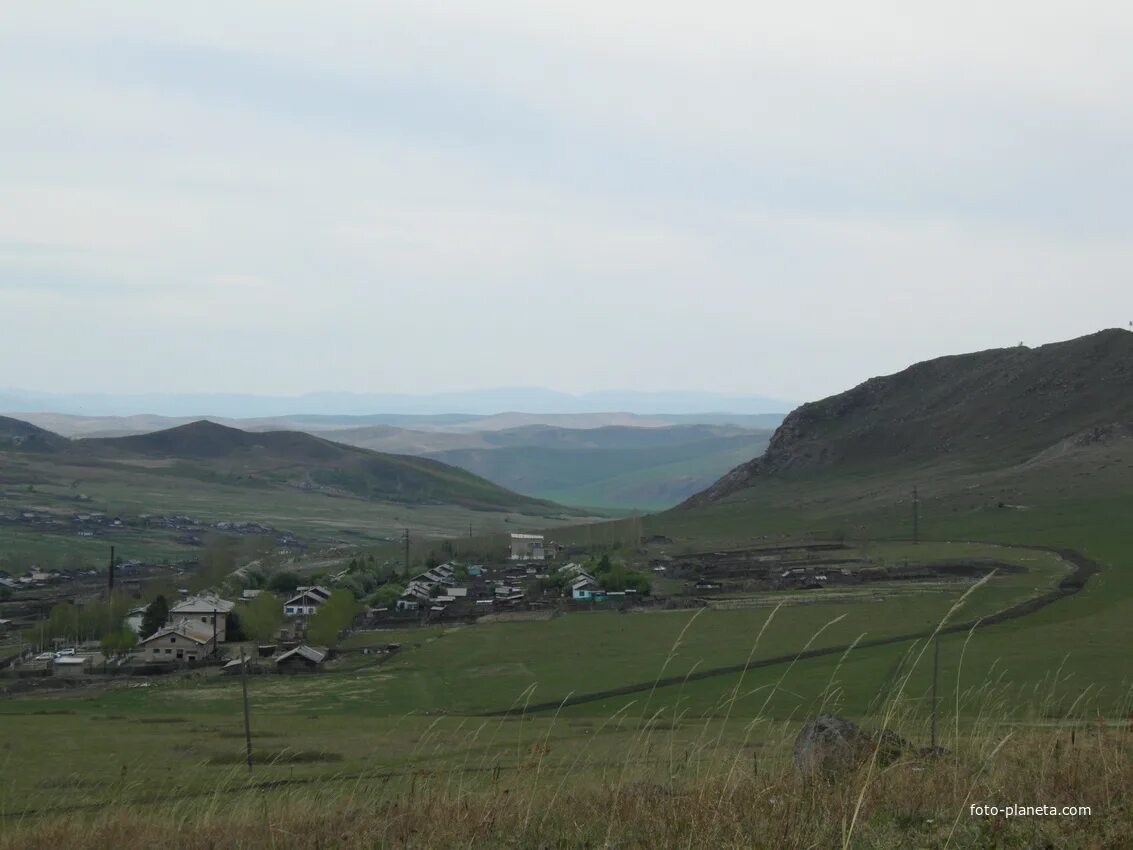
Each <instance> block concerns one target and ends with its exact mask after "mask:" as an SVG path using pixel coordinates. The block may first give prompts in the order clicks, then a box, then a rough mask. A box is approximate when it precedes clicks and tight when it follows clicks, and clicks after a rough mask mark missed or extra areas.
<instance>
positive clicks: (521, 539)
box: [511, 534, 544, 561]
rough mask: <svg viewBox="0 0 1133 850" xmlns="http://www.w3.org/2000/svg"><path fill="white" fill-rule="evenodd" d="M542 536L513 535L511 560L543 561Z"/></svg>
mask: <svg viewBox="0 0 1133 850" xmlns="http://www.w3.org/2000/svg"><path fill="white" fill-rule="evenodd" d="M543 558H544V555H543V535H542V534H513V535H512V536H511V559H512V560H513V561H542V560H543Z"/></svg>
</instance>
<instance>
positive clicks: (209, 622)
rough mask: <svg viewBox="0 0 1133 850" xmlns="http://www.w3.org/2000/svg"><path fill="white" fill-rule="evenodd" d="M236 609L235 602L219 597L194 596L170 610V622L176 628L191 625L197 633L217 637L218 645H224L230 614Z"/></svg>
mask: <svg viewBox="0 0 1133 850" xmlns="http://www.w3.org/2000/svg"><path fill="white" fill-rule="evenodd" d="M235 607H236V603H235V602H229V601H228V600H227V599H221V598H220V597H217V596H193V597H190V598H188V599H184V600H182V601H181V602H178V603H177V604H176V605H174V606H173V607H172V608H170V609H169V622H170V624H171V625H174V626H176V625H177V624H179V623H191V624H192V625H193V628H194V630H196V631H197V632H201V633H205V634H208V635H209V636H210V637H215V639H216V642H217V643H224V641H225V639H226V637H225V634H226V624H227V620H228V614H229V612H230V611H232V609H233V608H235Z"/></svg>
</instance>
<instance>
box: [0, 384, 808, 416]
mask: <svg viewBox="0 0 1133 850" xmlns="http://www.w3.org/2000/svg"><path fill="white" fill-rule="evenodd" d="M791 406H792V405H791V404H789V403H787V402H784V401H782V400H779V399H771V398H766V397H762V396H748V395H727V394H721V393H705V392H638V391H632V390H606V391H602V392H593V393H584V394H581V395H572V394H570V393H563V392H558V391H555V390H548V389H543V388H539V387H514V388H500V389H485V390H470V391H465V392H449V393H431V394H422V395H409V394H358V393H329V392H321V393H308V394H306V395H299V396H259V395H251V394H220V393H213V394H164V393H148V394H139V395H116V394H103V393H44V392H34V391H30V390H18V389H0V413H29V412H54V413H67V414H73V415H80V416H134V415H140V414H150V415H158V416H172V417H209V418H214V417H227V418H234V419H249V418H265V417H288V416H311V415H313V416H332V417H337V416H370V415H375V414H378V415H387V416H388V415H410V416H422V415H436V414H463V415H469V416H486V415H489V414H493V413H499V412H501V411H520V412H534V413H543V414H584V413H602V412H605V411H619V412H623V413H632V414H637V415H651V414H657V413H667V414H674V415H687V414H702V413H732V414H761V413H779V412H782V411H785V410H787V409H789V408H790V407H791ZM387 424H396V423H387Z"/></svg>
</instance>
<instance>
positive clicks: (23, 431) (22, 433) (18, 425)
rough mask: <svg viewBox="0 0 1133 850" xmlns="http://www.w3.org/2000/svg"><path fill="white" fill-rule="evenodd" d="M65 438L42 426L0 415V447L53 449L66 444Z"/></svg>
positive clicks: (37, 449)
mask: <svg viewBox="0 0 1133 850" xmlns="http://www.w3.org/2000/svg"><path fill="white" fill-rule="evenodd" d="M66 442H67V441H66V440H65V439H63V438H62V437H60V436H59V435H57V434H52V433H51V432H50V431H47V430H45V429H43V428H39V427H37V426H35V425H32V424H31V423H30V422H24V421H23V420H20V419H12V418H11V417H8V416H0V449H5V448H7V449H17V448H18V449H24V450H28V451H53V450H55V449H57V448H59V447H61V446H63V445H65V444H66Z"/></svg>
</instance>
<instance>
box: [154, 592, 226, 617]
mask: <svg viewBox="0 0 1133 850" xmlns="http://www.w3.org/2000/svg"><path fill="white" fill-rule="evenodd" d="M235 607H236V603H235V602H229V601H228V600H227V599H220V598H219V597H216V596H194V597H192V598H191V599H186V600H184V601H183V602H178V603H177V604H176V605H174V606H173V607H172V608H170V609H169V613H170V614H214V613H215V614H227V613H228V612H229V611H231V610H232V609H233V608H235Z"/></svg>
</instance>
